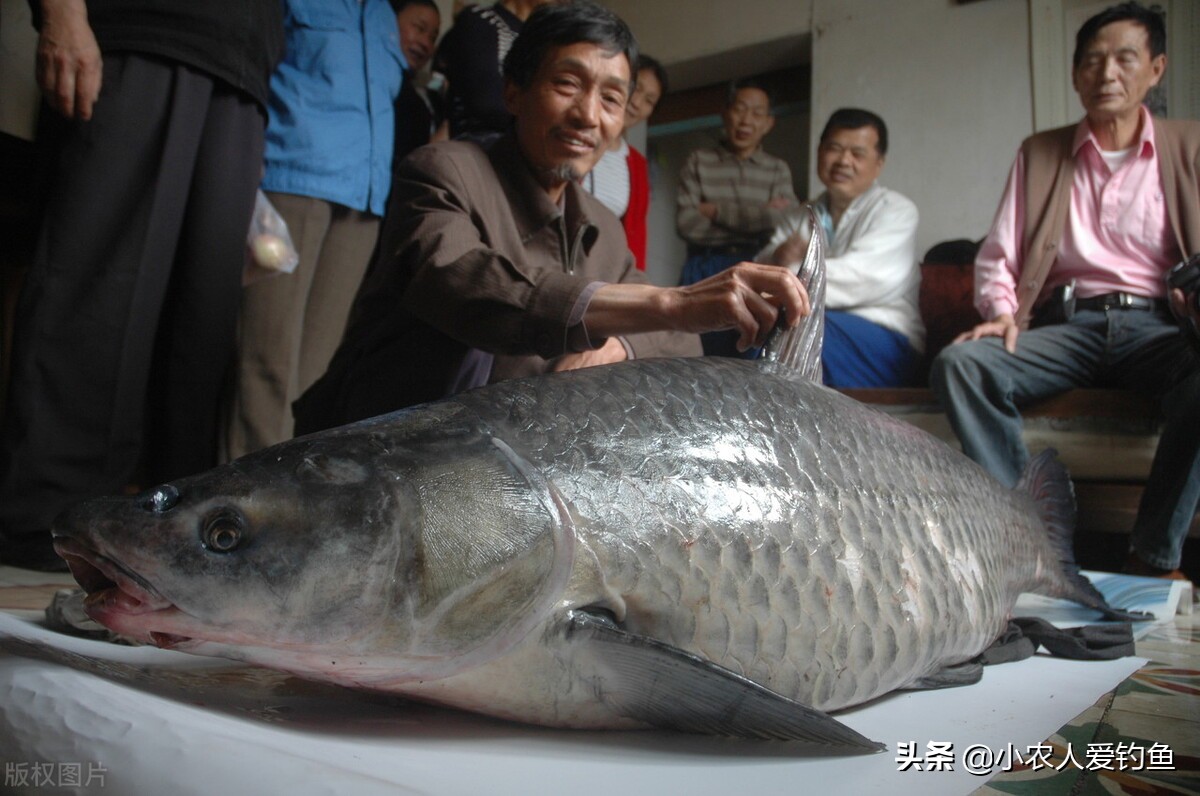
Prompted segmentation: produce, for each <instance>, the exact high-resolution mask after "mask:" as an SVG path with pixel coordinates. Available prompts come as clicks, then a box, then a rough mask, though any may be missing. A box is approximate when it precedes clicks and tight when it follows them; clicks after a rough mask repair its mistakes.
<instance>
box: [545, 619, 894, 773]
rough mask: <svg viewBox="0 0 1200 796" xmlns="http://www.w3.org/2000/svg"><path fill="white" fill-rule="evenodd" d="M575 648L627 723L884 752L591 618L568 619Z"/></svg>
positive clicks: (746, 683) (754, 687)
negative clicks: (584, 651)
mask: <svg viewBox="0 0 1200 796" xmlns="http://www.w3.org/2000/svg"><path fill="white" fill-rule="evenodd" d="M567 622H568V626H567V630H566V638H567V641H568V642H569V643H571V644H579V645H585V646H586V647H587V651H588V653H589V655H590V657H591V659H592V662H593V663H594V665H595V667H596V670H597V671H598V672H599V673H600V677H599V678H598V681H597V692H598V696H599V697H600V698H601V699H603V700H604V701H605V702H606V703H608V704H609V705H610V706H611V707H612V708H613V710H615V711H616V712H618V713H620V714H621V715H623V716H627V717H629V718H632V719H636V720H638V721H642V722H645V723H646V724H650V725H652V726H655V727H664V728H668V729H675V730H682V731H684V732H695V733H704V734H709V735H728V736H735V737H742V738H760V739H775V740H786V741H799V742H802V743H805V744H811V745H815V746H820V747H821V748H822V749H823V750H825V751H830V748H831V747H832V748H833V750H842V751H846V752H861V751H869V752H876V751H881V750H883V749H885V748H886V747H884V745H883V744H880V743H876V742H875V741H872V740H870V739H869V738H866V737H864V736H863V735H861V734H859V733H857V732H855V731H854V730H852V729H850V728H849V727H847V726H846V725H844V724H842V723H841V722H839V721H837V720H836V719H834V718H832V717H830V716H829V715H827V714H825V713H822V712H821V711H819V710H814V709H813V708H810V707H808V706H806V705H802V704H800V703H799V702H796V701H794V700H792V699H788V698H787V697H784V696H781V695H779V694H777V693H775V692H774V691H771V690H770V689H767V688H764V687H763V686H761V685H759V684H758V683H755V682H754V681H752V680H748V679H747V678H745V677H742V676H741V675H738V674H735V673H734V672H731V671H730V670H728V669H725V668H722V667H720V666H717V665H716V664H714V663H712V662H711V661H708V660H705V659H704V658H701V657H699V656H697V655H693V654H691V653H688V652H685V651H683V650H681V649H678V648H676V647H672V646H670V645H668V644H664V643H662V642H660V641H656V640H655V639H652V638H648V637H645V636H637V635H634V634H632V633H629V632H627V631H625V630H622V629H621V628H620V627H618V626H617V625H616V623H614V622H613V621H612V620H611V619H610V618H608V617H605V616H600V615H597V614H592V613H588V612H585V611H572V612H570V614H569V615H568V620H567Z"/></svg>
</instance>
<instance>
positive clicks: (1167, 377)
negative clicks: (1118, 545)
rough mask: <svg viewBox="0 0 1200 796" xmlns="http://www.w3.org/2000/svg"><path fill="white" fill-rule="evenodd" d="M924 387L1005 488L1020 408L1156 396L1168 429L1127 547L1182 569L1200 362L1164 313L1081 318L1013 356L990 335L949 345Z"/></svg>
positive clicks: (1195, 474) (1197, 456) (1198, 495)
mask: <svg viewBox="0 0 1200 796" xmlns="http://www.w3.org/2000/svg"><path fill="white" fill-rule="evenodd" d="M929 381H930V386H931V387H932V388H933V390H934V392H935V393H937V396H938V399H939V400H940V401H941V403H942V406H943V407H944V408H945V409H946V413H947V415H949V418H950V424H951V425H952V426H953V427H954V431H955V433H956V434H957V435H958V438H959V440H961V442H962V445H963V450H964V452H966V454H967V455H968V456H970V457H971V458H972V459H974V460H975V461H977V462H979V463H980V464H981V465H983V467H984V468H986V469H987V470H988V471H989V472H991V473H992V474H993V475H995V476H996V478H998V479H999V480H1000V481H1002V482H1004V483H1006V484H1008V485H1009V486H1012V485H1014V484H1016V482H1017V479H1018V478H1019V477H1020V474H1021V470H1022V469H1023V468H1024V467H1025V463H1026V461H1027V460H1028V458H1029V452H1028V451H1027V450H1026V448H1025V443H1024V442H1023V440H1022V439H1021V415H1020V409H1021V408H1022V407H1024V406H1028V405H1029V404H1032V403H1034V402H1036V401H1038V400H1041V399H1043V398H1047V397H1050V396H1052V395H1056V394H1058V393H1062V392H1066V391H1067V390H1070V389H1073V388H1076V387H1122V388H1129V389H1135V390H1141V391H1144V392H1149V393H1151V394H1154V395H1157V396H1161V399H1162V410H1163V414H1164V416H1165V421H1166V424H1165V426H1164V428H1163V433H1162V436H1161V438H1160V440H1159V444H1158V450H1157V451H1156V452H1155V455H1154V463H1153V464H1152V465H1151V468H1150V477H1149V479H1148V480H1147V482H1146V491H1145V492H1144V493H1143V495H1142V501H1141V504H1140V505H1139V506H1138V516H1137V521H1136V522H1135V523H1134V528H1133V534H1132V540H1131V541H1132V549H1133V550H1134V551H1135V552H1136V553H1137V554H1138V556H1139V557H1140V558H1141V559H1142V560H1143V561H1145V562H1146V563H1148V564H1151V565H1153V566H1156V567H1161V568H1163V569H1174V568H1176V567H1178V566H1179V561H1180V558H1181V556H1182V553H1183V543H1184V540H1185V539H1186V537H1187V533H1188V528H1189V527H1190V525H1191V522H1192V518H1193V517H1194V516H1195V514H1196V507H1197V503H1198V502H1200V422H1197V418H1196V413H1197V411H1198V409H1200V358H1197V356H1196V354H1195V352H1194V351H1193V350H1192V349H1191V347H1190V346H1189V345H1188V343H1187V340H1186V339H1185V338H1184V336H1183V335H1182V334H1181V333H1180V329H1179V326H1178V325H1176V323H1175V322H1174V320H1173V319H1172V318H1171V317H1170V315H1169V314H1168V313H1166V312H1148V311H1139V310H1109V311H1107V312H1104V311H1101V310H1087V311H1081V312H1078V313H1076V314H1075V316H1074V317H1073V318H1071V320H1069V321H1068V322H1066V323H1062V324H1056V325H1053V326H1043V327H1040V328H1037V329H1031V330H1029V331H1026V332H1023V333H1022V334H1021V335H1020V337H1018V339H1017V352H1016V353H1015V354H1009V353H1008V352H1007V351H1005V350H1004V344H1003V341H1002V340H1000V338H996V337H990V338H985V339H982V340H977V341H974V342H968V343H960V344H958V345H951V346H948V347H947V348H946V349H944V350H943V351H942V353H941V354H939V355H938V357H937V358H936V359H935V360H934V362H933V367H932V370H931V371H930V374H929Z"/></svg>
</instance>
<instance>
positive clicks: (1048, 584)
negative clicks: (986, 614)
mask: <svg viewBox="0 0 1200 796" xmlns="http://www.w3.org/2000/svg"><path fill="white" fill-rule="evenodd" d="M1016 489H1017V491H1019V492H1024V493H1026V494H1028V495H1029V497H1030V498H1031V499H1032V500H1033V503H1034V506H1035V507H1036V508H1037V513H1038V516H1039V517H1040V518H1041V520H1042V525H1043V527H1044V528H1045V529H1046V534H1047V536H1048V540H1049V542H1050V546H1051V548H1053V550H1054V553H1055V556H1056V558H1057V560H1058V572H1057V573H1052V574H1050V575H1049V577H1048V578H1047V579H1046V581H1045V583H1044V585H1043V587H1042V588H1039V589H1038V592H1039V593H1040V594H1045V595H1046V596H1049V597H1061V598H1063V599H1066V600H1071V601H1073V602H1077V603H1079V604H1080V605H1086V606H1087V607H1089V608H1094V609H1096V610H1097V611H1100V612H1101V613H1103V614H1104V615H1105V617H1107V618H1109V619H1133V618H1140V617H1136V616H1133V615H1131V614H1129V613H1128V612H1125V611H1122V610H1120V609H1117V608H1113V607H1112V606H1111V605H1109V604H1108V601H1107V600H1105V599H1104V595H1102V594H1101V593H1100V592H1099V590H1097V589H1096V587H1095V586H1093V585H1092V582H1091V581H1089V580H1088V579H1087V577H1086V576H1084V575H1083V573H1081V572H1080V571H1079V564H1077V563H1076V562H1075V522H1076V519H1077V516H1078V511H1077V509H1076V505H1075V487H1074V486H1072V484H1071V476H1070V474H1068V473H1067V468H1066V467H1065V466H1064V465H1063V463H1062V462H1061V461H1059V459H1058V451H1057V450H1055V449H1054V448H1047V449H1046V450H1044V451H1042V452H1041V453H1039V454H1038V455H1037V456H1034V457H1033V458H1032V459H1030V461H1029V463H1028V464H1027V465H1026V466H1025V471H1024V472H1023V473H1021V479H1020V480H1019V481H1018V482H1017V486H1016Z"/></svg>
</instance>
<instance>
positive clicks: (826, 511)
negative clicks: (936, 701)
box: [53, 355, 1103, 750]
mask: <svg viewBox="0 0 1200 796" xmlns="http://www.w3.org/2000/svg"><path fill="white" fill-rule="evenodd" d="M806 359H807V360H808V361H809V362H810V363H811V356H809V355H806ZM1061 477H1062V474H1061V468H1059V469H1058V470H1056V469H1055V468H1054V467H1052V466H1050V464H1049V463H1047V462H1046V461H1044V460H1039V461H1038V464H1037V466H1036V467H1035V468H1034V470H1033V471H1032V472H1031V473H1029V474H1028V477H1027V479H1026V482H1025V484H1024V485H1023V486H1022V487H1021V488H1019V489H1017V490H1009V489H1007V488H1004V487H1003V486H1001V485H1000V484H999V483H998V482H996V481H995V480H993V479H992V478H991V477H989V476H988V475H987V474H986V473H985V472H984V471H983V470H982V469H980V468H979V467H978V466H976V465H975V464H974V463H973V462H971V461H969V460H968V459H967V458H965V457H964V456H962V455H961V454H959V453H958V452H956V451H954V450H951V449H950V448H948V447H947V446H945V445H944V444H942V443H941V442H940V441H938V440H936V439H934V438H932V437H930V436H928V435H926V434H924V433H923V432H921V431H919V430H917V429H915V428H913V427H911V426H909V425H906V424H904V423H902V422H900V421H897V420H895V419H893V418H891V417H889V416H887V415H884V414H881V413H879V412H876V411H873V410H871V409H869V408H867V407H864V406H862V405H860V404H858V403H856V402H854V401H852V400H850V399H848V398H846V397H844V396H842V395H840V394H838V393H837V392H834V391H831V390H828V389H826V388H824V387H821V386H819V385H817V384H814V383H812V382H811V381H809V380H807V379H802V378H798V377H796V376H795V375H794V374H793V373H792V372H791V370H789V369H788V368H787V367H784V366H782V365H780V364H779V363H778V362H769V363H765V364H759V363H752V362H746V361H739V360H728V359H713V358H704V359H678V360H660V361H635V362H626V363H621V364H617V365H611V366H606V367H599V368H592V369H586V370H579V371H573V372H570V373H563V374H557V375H551V376H545V377H539V378H533V379H527V380H519V381H512V382H505V383H501V384H498V385H493V386H490V387H486V388H483V389H479V390H476V391H472V392H468V393H465V394H462V395H459V396H457V397H455V398H452V399H449V400H445V401H442V402H438V403H434V404H429V405H426V406H422V407H416V408H413V409H409V410H404V411H401V412H398V413H395V414H391V415H387V416H383V417H379V418H375V419H372V420H368V421H364V422H361V423H357V424H354V425H351V426H346V427H343V428H339V429H334V430H331V431H328V432H324V433H321V434H316V435H312V436H309V437H304V438H300V439H296V440H293V441H290V442H287V443H284V444H281V445H278V446H275V447H273V448H270V449H267V450H265V451H261V452H259V453H256V454H252V455H250V456H246V457H244V458H242V459H240V460H238V461H236V462H233V463H231V464H228V465H225V466H223V467H220V468H217V469H215V470H212V471H210V472H207V473H203V474H200V475H197V476H194V477H190V478H185V479H181V480H179V481H177V482H175V483H173V484H168V485H164V486H161V487H159V488H157V489H154V490H151V491H150V492H148V493H146V494H144V495H142V496H140V497H136V498H110V499H98V500H95V501H91V502H87V503H85V504H83V505H81V506H79V507H77V508H76V509H74V510H71V511H68V512H67V513H65V514H64V515H63V516H62V517H61V518H60V519H59V520H58V521H57V522H56V524H55V527H54V529H53V531H54V537H55V546H56V549H57V550H58V551H59V553H60V554H61V555H62V556H63V557H64V558H65V559H66V560H67V562H68V563H69V564H70V567H71V570H72V572H73V573H74V575H75V577H76V578H77V579H78V581H79V583H80V584H81V585H82V586H83V587H84V589H85V590H87V591H88V593H89V597H88V600H87V607H88V611H89V613H90V614H91V616H92V617H93V618H95V619H96V620H98V621H99V622H101V623H102V624H104V625H106V626H108V627H109V628H111V629H113V630H115V631H116V632H118V633H121V634H124V635H128V636H132V637H135V638H139V639H143V640H145V641H148V642H153V643H156V644H158V645H160V646H163V647H170V648H174V649H179V650H186V651H189V652H193V653H197V654H202V655H216V656H223V657H227V658H233V659H237V660H244V661H249V662H252V663H256V664H261V665H263V666H269V667H274V668H278V669H282V670H286V671H289V672H293V673H295V674H298V675H301V676H304V677H309V678H315V679H320V680H325V681H331V682H335V683H340V684H344V685H349V686H355V687H365V688H371V689H381V690H386V691H391V692H399V693H403V694H407V695H411V696H412V697H415V698H419V699H423V700H429V701H433V702H438V703H443V704H448V705H453V706H457V707H460V708H465V709H468V710H474V711H479V712H483V713H487V714H491V715H495V716H501V717H506V718H510V719H516V720H520V721H525V722H533V723H537V724H544V725H551V726H564V727H588V728H622V727H644V726H647V725H653V726H666V727H676V728H680V729H684V730H690V731H699V732H714V733H725V734H733V735H744V736H755V737H777V738H790V739H799V740H802V741H807V742H811V743H820V744H828V745H829V746H830V747H833V748H839V747H840V748H843V749H862V750H869V749H878V748H881V747H880V746H879V745H877V744H874V743H872V742H871V741H869V740H867V739H866V738H863V737H862V736H861V735H859V734H858V733H856V732H854V731H853V730H851V729H850V728H848V727H846V726H845V725H843V724H842V723H840V722H838V721H837V720H835V719H833V718H831V717H829V716H828V715H826V713H825V712H824V711H829V710H836V709H838V708H843V707H846V706H850V705H855V704H858V703H861V702H864V701H866V700H869V699H872V698H874V697H877V696H879V695H881V694H886V693H888V692H890V691H893V690H896V689H901V688H905V687H910V686H913V685H914V684H917V683H919V682H921V681H923V680H924V679H926V678H929V677H931V676H936V675H937V674H938V673H939V672H942V671H943V670H946V669H947V668H948V667H953V666H955V665H956V664H960V663H962V662H964V661H967V660H969V659H971V658H972V657H973V656H975V655H977V654H978V653H979V652H980V651H981V650H983V649H984V648H986V647H987V646H988V645H989V644H990V643H991V642H992V641H993V640H994V639H995V638H996V637H997V636H998V635H999V634H1000V633H1001V631H1002V630H1003V628H1004V627H1005V624H1006V620H1007V619H1008V616H1009V612H1010V610H1011V609H1012V606H1013V604H1014V602H1015V601H1016V599H1017V596H1018V595H1019V594H1020V593H1022V592H1025V591H1038V592H1041V593H1043V594H1049V595H1054V596H1062V597H1068V598H1071V599H1076V600H1079V601H1081V602H1084V603H1087V604H1090V605H1094V606H1096V607H1101V608H1103V601H1102V599H1101V598H1100V597H1099V595H1098V594H1097V593H1096V592H1094V591H1093V590H1090V589H1089V587H1088V585H1087V584H1086V581H1083V580H1082V578H1080V577H1078V576H1077V575H1076V574H1074V573H1073V570H1072V569H1071V567H1070V566H1069V563H1068V566H1067V567H1066V568H1065V569H1064V567H1063V564H1062V562H1063V561H1067V562H1069V558H1070V553H1069V552H1068V551H1069V541H1070V540H1069V537H1068V536H1062V535H1060V536H1059V538H1058V539H1057V543H1056V542H1055V541H1054V539H1053V538H1052V536H1053V534H1051V533H1048V531H1047V526H1048V525H1050V526H1055V525H1057V524H1058V523H1057V521H1056V520H1055V519H1054V516H1053V515H1054V514H1055V512H1057V511H1061V510H1062V509H1063V508H1064V506H1066V505H1067V504H1064V503H1062V502H1061V500H1060V498H1062V497H1063V495H1065V490H1066V489H1067V488H1068V484H1067V482H1065V480H1061ZM1056 483H1057V485H1058V486H1057V487H1055V484H1056ZM1056 489H1058V490H1060V491H1057V492H1056ZM1035 492H1042V493H1047V494H1048V495H1049V497H1046V498H1043V499H1042V500H1040V501H1035V500H1034V498H1033V497H1032V496H1031V495H1032V494H1033V493H1035ZM1047 519H1049V520H1050V522H1049V523H1048V522H1047Z"/></svg>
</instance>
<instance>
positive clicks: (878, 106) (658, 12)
mask: <svg viewBox="0 0 1200 796" xmlns="http://www.w3.org/2000/svg"><path fill="white" fill-rule="evenodd" d="M605 5H607V6H608V7H609V8H611V9H613V10H614V11H616V12H617V13H618V14H621V16H622V17H624V18H625V20H626V21H627V22H628V23H629V24H630V27H632V28H633V30H634V33H635V34H636V35H637V36H638V39H639V41H640V42H641V43H642V46H643V47H644V48H645V49H646V50H647V51H648V52H653V53H654V54H655V55H656V56H658V57H660V59H661V60H663V61H664V62H665V63H666V64H667V65H668V68H669V67H670V65H671V64H673V63H680V62H689V61H694V60H695V59H697V58H703V57H705V56H709V55H712V54H714V53H719V52H722V51H725V50H732V49H736V48H740V47H744V46H745V45H747V44H749V43H753V42H755V41H758V42H770V41H775V40H777V39H779V38H781V37H785V36H797V35H804V34H808V33H811V35H812V73H813V86H812V104H811V136H810V138H811V140H812V141H816V138H817V135H819V133H820V130H821V127H822V126H823V125H824V123H825V120H826V118H827V117H828V116H829V113H830V112H831V111H833V110H834V109H836V108H838V107H841V106H843V105H856V106H862V107H866V108H869V109H871V110H874V111H876V112H877V113H879V114H880V115H881V116H883V117H884V119H885V120H886V121H887V123H888V127H889V131H890V133H891V139H892V144H891V147H890V152H889V157H888V162H887V166H886V168H885V170H884V173H883V177H882V180H881V181H882V182H883V183H884V184H885V185H887V186H889V187H891V188H894V189H896V190H898V191H900V192H902V193H904V194H906V195H908V196H909V197H911V198H912V199H913V201H915V202H916V203H917V205H918V206H919V207H920V209H921V227H920V230H919V232H918V238H917V246H918V254H923V253H924V251H925V250H926V249H927V248H929V246H931V245H933V244H934V243H937V242H938V241H941V240H945V239H949V238H963V237H966V238H980V237H982V236H983V235H984V234H986V232H987V229H988V227H989V226H990V224H991V220H992V216H993V214H994V213H995V208H996V204H997V203H998V201H999V199H1000V192H1001V191H1002V190H1003V187H1004V179H1005V177H1006V175H1007V173H1008V168H1009V166H1010V165H1011V162H1012V158H1013V156H1014V155H1015V154H1016V151H1017V146H1018V144H1019V143H1020V142H1021V139H1022V138H1024V137H1025V136H1027V135H1029V134H1030V133H1032V132H1033V110H1032V108H1033V99H1032V92H1031V88H1030V81H1031V77H1030V50H1029V11H1028V0H983V1H981V2H974V3H966V4H959V3H958V2H955V0H903V2H892V0H779V1H778V2H777V1H776V0H749V2H740V3H739V2H731V0H707V1H702V0H653V2H647V1H646V0H605ZM719 79H720V76H713V81H714V82H715V81H716V80H719ZM796 178H797V182H798V183H799V185H798V186H797V187H798V190H799V192H800V193H801V195H803V194H804V193H805V190H804V189H805V183H806V182H807V183H808V188H809V193H811V194H812V195H815V194H816V193H817V192H818V191H819V189H820V184H819V183H818V182H817V180H816V176H815V173H810V175H809V176H808V178H807V179H806V177H805V175H800V174H798V175H796ZM661 218H662V216H656V217H654V218H652V226H651V235H652V236H658V235H674V234H675V233H674V228H673V226H670V227H667V228H665V229H664V228H663V226H662V224H661V223H659V222H660V221H661ZM652 248H655V246H654V244H653V243H652ZM663 248H665V247H663Z"/></svg>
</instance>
